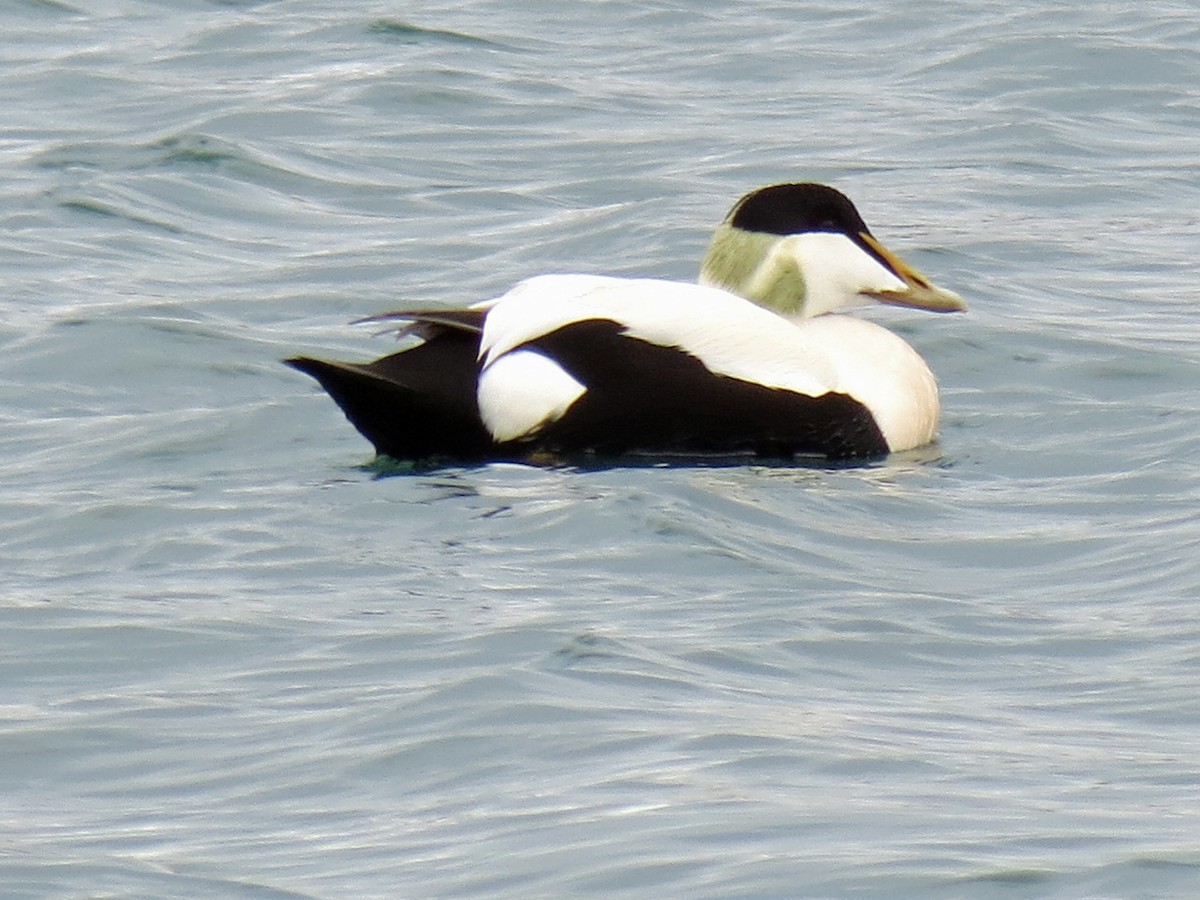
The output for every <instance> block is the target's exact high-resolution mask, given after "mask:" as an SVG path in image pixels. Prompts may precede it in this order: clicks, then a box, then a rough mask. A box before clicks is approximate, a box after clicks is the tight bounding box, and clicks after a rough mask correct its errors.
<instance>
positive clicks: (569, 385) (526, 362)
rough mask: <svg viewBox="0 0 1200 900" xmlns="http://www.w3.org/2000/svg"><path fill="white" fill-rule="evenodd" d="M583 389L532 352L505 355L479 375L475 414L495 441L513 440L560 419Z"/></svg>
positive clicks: (516, 352)
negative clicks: (477, 404)
mask: <svg viewBox="0 0 1200 900" xmlns="http://www.w3.org/2000/svg"><path fill="white" fill-rule="evenodd" d="M586 390H587V388H585V387H584V386H583V385H582V384H580V383H579V382H578V381H576V380H575V379H574V378H573V377H571V375H570V373H568V372H567V371H565V370H564V369H563V368H562V366H560V365H559V364H558V363H556V362H555V361H554V360H552V359H550V358H549V357H548V356H544V355H543V354H541V353H538V352H536V351H534V350H517V351H515V352H513V353H506V354H504V355H503V356H500V357H498V358H497V359H495V360H493V361H492V362H491V363H489V364H488V365H486V366H485V367H484V369H483V371H482V372H481V373H480V375H479V386H478V388H477V393H476V397H477V399H478V402H479V415H480V418H482V419H483V424H484V426H485V427H486V428H487V430H488V431H490V432H491V433H492V437H493V438H495V439H496V440H497V441H500V442H504V441H515V440H517V439H519V438H523V437H527V436H530V435H532V434H534V433H536V432H537V430H538V429H539V428H541V427H542V426H544V425H545V424H547V423H548V422H553V421H555V420H557V419H560V418H562V416H563V414H564V413H565V412H566V411H567V410H568V409H570V407H571V404H572V403H574V402H575V401H576V400H578V399H579V398H580V397H582V396H583V395H584V393H585V392H586Z"/></svg>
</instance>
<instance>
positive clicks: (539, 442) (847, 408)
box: [285, 182, 966, 463]
mask: <svg viewBox="0 0 1200 900" xmlns="http://www.w3.org/2000/svg"><path fill="white" fill-rule="evenodd" d="M872 303H877V304H887V305H895V306H903V307H910V308H914V309H922V310H929V311H933V312H957V311H961V310H964V309H966V303H965V302H964V300H963V299H962V298H961V297H960V296H959V295H958V294H956V293H954V292H953V291H950V290H947V289H944V288H940V287H938V286H936V285H934V284H933V283H932V282H931V281H930V280H929V279H928V278H926V277H925V276H924V275H922V274H921V273H920V272H918V271H917V270H916V269H915V268H914V267H913V266H911V265H909V264H908V263H906V262H905V261H904V260H903V259H901V258H900V257H899V256H898V255H896V254H895V253H894V252H892V251H891V250H889V249H888V248H887V247H885V246H884V245H883V244H882V243H881V242H880V241H879V240H878V239H877V238H876V237H875V236H874V235H873V234H872V232H871V231H870V230H869V229H868V227H867V225H866V223H865V222H864V221H863V219H862V216H861V215H860V214H859V212H858V210H857V209H856V208H855V206H854V204H853V203H852V202H851V201H850V199H849V198H848V197H847V196H846V195H845V194H843V193H842V192H840V191H838V190H837V189H835V188H832V187H829V186H828V185H823V184H816V183H811V182H796V183H784V184H775V185H770V186H767V187H763V188H759V189H758V190H755V191H752V192H750V193H748V194H746V195H745V196H743V197H742V198H741V199H740V200H738V201H737V203H736V204H734V206H733V208H732V209H731V210H730V212H729V214H728V215H727V216H726V218H725V219H724V221H722V222H721V224H720V225H719V226H718V227H717V229H716V231H715V232H714V233H713V235H712V238H711V241H710V243H709V245H708V249H707V252H706V253H705V256H704V259H703V262H702V264H701V267H700V275H699V279H698V281H697V282H683V281H670V280H663V279H657V278H629V277H612V276H604V275H589V274H550V275H537V276H534V277H531V278H528V279H526V280H524V281H521V282H519V283H518V284H516V285H515V286H514V287H513V288H512V289H510V290H509V291H507V292H506V293H504V294H503V295H501V296H499V297H496V298H492V299H488V300H484V301H481V302H478V303H474V304H472V305H469V306H466V307H463V308H414V309H401V310H395V311H392V312H385V313H381V314H377V315H372V316H368V317H367V318H365V319H360V320H358V321H359V322H367V323H373V324H375V325H377V326H381V327H382V328H384V330H385V331H391V332H394V333H395V334H396V335H397V336H398V337H402V338H409V339H415V342H414V341H413V340H410V341H409V342H410V343H411V344H412V346H408V347H405V348H404V349H401V350H399V351H398V352H395V353H391V354H388V355H386V356H383V357H381V358H379V359H376V360H375V361H373V362H366V363H358V362H340V361H330V360H322V359H317V358H313V357H308V356H296V357H293V358H291V359H287V360H285V362H286V363H287V364H288V365H290V366H292V367H294V368H296V369H298V370H300V371H301V372H304V373H306V374H308V375H310V376H312V377H313V378H315V379H316V380H317V382H319V384H320V385H321V386H322V387H323V388H324V389H325V391H326V392H327V393H328V394H329V395H330V396H331V397H332V398H333V400H334V401H335V402H336V403H337V404H338V405H339V406H340V407H341V409H342V411H343V412H344V413H345V415H346V417H347V418H348V419H349V420H350V422H351V423H352V424H353V425H354V427H355V428H357V429H358V431H359V432H360V433H361V434H362V435H363V437H365V438H366V439H367V440H368V441H370V442H371V443H372V444H373V445H374V448H375V451H376V453H377V454H378V455H380V456H385V457H391V458H393V459H396V460H411V461H435V462H436V461H441V462H462V463H470V462H486V461H519V462H541V461H545V460H569V459H571V458H579V457H581V456H590V457H600V458H604V459H620V458H631V457H646V456H651V457H663V458H672V457H676V456H684V457H688V458H692V457H697V456H699V457H706V456H712V457H739V458H740V457H746V456H749V457H752V458H783V459H791V460H795V459H797V458H800V457H816V458H824V459H826V460H831V461H847V460H849V461H858V460H872V459H877V458H881V457H885V456H887V455H888V454H892V453H898V452H902V451H905V450H911V449H914V448H918V447H922V446H924V445H926V444H929V443H931V442H933V441H934V440H935V438H936V436H937V430H938V422H939V418H940V409H941V407H940V399H939V393H938V386H937V382H936V380H935V378H934V376H933V373H932V372H931V370H930V368H929V366H928V365H927V364H926V362H925V361H924V360H923V359H922V358H921V356H920V355H919V354H918V353H917V352H916V350H914V349H913V347H912V346H911V345H910V344H909V343H908V342H907V341H905V340H904V339H903V338H901V337H900V336H898V335H897V334H895V333H894V332H892V331H889V330H888V329H887V328H884V327H883V326H881V325H878V324H876V323H874V322H871V321H868V320H866V319H860V318H856V317H855V316H852V315H845V314H844V311H846V310H849V309H853V308H855V307H860V306H864V305H868V304H872Z"/></svg>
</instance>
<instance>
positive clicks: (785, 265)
mask: <svg viewBox="0 0 1200 900" xmlns="http://www.w3.org/2000/svg"><path fill="white" fill-rule="evenodd" d="M785 240H786V238H781V237H780V236H779V235H774V234H763V233H760V232H753V231H743V230H742V229H740V228H734V227H732V226H731V225H729V224H728V223H726V224H723V225H721V226H719V227H718V228H717V230H716V232H715V233H714V234H713V237H712V241H711V242H709V245H708V252H707V253H706V254H705V255H704V262H703V264H702V265H701V267H700V283H701V284H707V285H711V286H713V287H719V288H724V289H725V290H727V291H729V292H730V293H733V294H737V295H738V296H740V297H745V298H746V299H747V300H750V301H752V302H754V303H757V304H758V305H759V306H765V307H766V308H767V309H771V310H774V311H775V312H778V313H780V314H782V315H784V316H787V317H788V318H804V317H805V316H806V315H808V314H809V313H808V311H807V310H806V309H805V302H804V301H805V297H806V293H807V292H806V289H805V283H804V273H803V272H801V271H800V266H799V264H798V262H797V260H796V257H795V255H794V254H792V253H787V252H780V250H781V248H782V245H783V243H784V241H785Z"/></svg>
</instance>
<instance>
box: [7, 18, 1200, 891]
mask: <svg viewBox="0 0 1200 900" xmlns="http://www.w3.org/2000/svg"><path fill="white" fill-rule="evenodd" d="M1125 7H1127V9H1126V8H1125ZM0 27H2V28H3V33H4V38H3V41H2V42H0V67H2V69H0V71H2V76H3V77H2V78H0V101H2V102H0V158H2V160H3V167H2V169H0V223H2V226H3V231H2V234H3V238H2V240H0V274H2V276H3V280H2V288H0V310H2V314H0V421H2V426H3V427H2V429H0V592H2V604H0V646H2V654H0V894H3V896H6V897H7V896H12V897H43V896H54V897H92V896H105V897H126V896H139V897H140V896H154V897H196V896H213V897H271V896H297V897H321V898H334V897H423V896H451V895H453V896H473V897H509V896H521V897H527V896H559V897H561V896H568V895H592V896H605V897H607V896H621V895H626V896H647V897H649V896H653V897H662V896H692V897H696V896H711V897H731V896H742V897H751V896H753V897H763V896H772V897H784V896H830V897H837V896H848V895H853V896H870V897H920V898H957V897H969V898H981V897H982V898H989V897H1004V898H1008V897H1029V896H1038V897H1072V898H1073V897H1082V896H1088V897H1133V896H1138V897H1169V896H1180V897H1185V896H1194V895H1195V894H1196V892H1197V890H1200V603H1198V602H1197V601H1198V600H1200V514H1198V507H1200V478H1198V472H1197V458H1198V457H1200V437H1198V435H1200V426H1198V417H1200V396H1198V395H1200V392H1198V390H1197V388H1198V387H1200V326H1198V325H1197V322H1198V317H1197V301H1198V300H1200V294H1198V291H1197V288H1196V281H1197V277H1198V275H1197V266H1196V258H1197V247H1198V246H1200V213H1198V212H1197V210H1200V90H1198V88H1197V85H1200V20H1198V19H1197V16H1196V8H1195V5H1194V4H1193V3H1190V2H1178V3H1172V2H1161V3H1154V2H1152V3H1142V4H1137V5H1133V4H1128V5H1122V4H1093V5H1092V6H1091V7H1087V6H1083V7H1078V8H1067V9H1062V10H1051V9H1049V8H1043V6H1042V5H1039V4H1023V3H1016V4H1014V3H994V2H985V0H965V2H957V3H950V2H918V3H907V4H899V3H896V4H879V3H871V4H861V5H859V6H847V5H838V4H832V3H767V2H763V3H744V4H737V5H730V4H717V3H707V2H706V3H693V4H673V3H661V2H655V3H646V2H638V3H626V2H614V3H604V4H601V3H589V2H578V0H561V2H556V3H543V2H540V0H522V2H517V3H499V2H483V0H479V2H467V3H461V2H454V3H449V2H440V3H436V4H424V3H421V4H418V3H382V2H361V3H345V4H336V3H335V4H329V3H315V2H312V0H285V2H263V3H253V2H245V3H204V2H199V0H172V2H162V3H158V2H149V0H146V2H140V0H116V2H99V0H57V2H56V0H42V2H35V0H9V2H7V3H5V4H4V5H2V6H0ZM783 180H818V181H825V182H829V183H831V184H834V185H836V186H838V187H840V188H842V189H843V190H845V191H847V192H848V193H849V194H850V196H851V197H853V198H854V199H855V201H856V202H857V203H858V205H859V207H860V209H861V210H862V212H863V214H864V216H865V218H866V219H867V221H868V223H869V224H871V226H872V227H873V230H874V231H875V233H876V234H877V235H879V236H880V237H881V238H882V239H883V240H884V241H885V242H886V243H887V244H888V245H889V246H891V247H892V248H893V249H895V250H897V251H898V252H900V253H901V254H903V255H904V256H905V257H906V258H908V259H909V260H910V261H911V262H913V263H914V264H916V265H917V266H918V267H920V268H921V269H923V270H924V271H925V272H926V273H927V274H929V275H930V276H931V277H933V278H934V279H935V280H937V281H938V282H939V283H942V284H944V285H946V286H947V287H950V288H953V289H954V290H957V291H959V292H960V293H962V294H963V295H964V296H966V297H967V298H968V299H969V300H970V301H971V304H972V308H971V311H970V312H969V313H968V314H967V315H965V316H941V317H938V316H929V315H922V314H919V313H905V312H902V311H897V310H879V311H876V312H873V313H869V315H872V316H873V317H874V318H876V319H877V320H878V321H881V322H883V323H885V324H887V325H889V327H893V328H895V329H897V330H899V331H901V332H902V333H903V334H904V335H905V336H906V337H907V338H908V339H909V340H910V341H911V342H912V343H913V344H915V345H916V346H917V347H918V348H919V350H920V351H921V353H922V354H923V355H924V356H925V357H926V358H927V359H928V360H929V361H930V363H931V365H932V366H933V368H934V370H935V371H936V372H937V374H938V376H939V379H940V381H941V383H942V386H943V392H944V401H945V421H944V427H943V431H942V440H941V443H940V445H939V446H938V447H936V448H933V449H931V450H927V451H922V452H919V453H915V454H910V455H908V456H905V457H901V458H894V459H891V460H888V461H886V462H883V463H881V464H878V465H874V466H870V467H865V468H858V469H840V470H829V469H819V468H818V469H803V468H796V469H789V468H779V467H773V468H766V467H757V466H744V467H727V468H669V469H656V468H632V469H619V468H618V469H606V470H600V471H577V470H570V469H557V470H545V469H533V468H524V467H519V466H511V465H497V466H487V467H483V468H474V469H449V470H446V471H443V472H436V473H429V474H423V475H413V476H397V477H378V473H377V472H376V471H372V470H371V469H370V468H367V467H365V465H364V464H365V463H367V462H368V461H369V460H370V457H371V453H370V449H369V446H368V445H367V444H366V443H365V442H364V441H363V440H362V439H361V438H360V437H359V436H358V435H357V434H356V433H355V432H354V431H353V429H352V428H351V427H350V426H349V425H348V424H347V423H346V422H345V420H344V419H343V418H342V416H341V415H340V413H339V412H338V410H337V408H336V407H335V406H334V405H333V403H332V402H331V401H330V400H329V399H328V398H327V397H326V396H324V395H323V394H322V393H320V391H319V390H318V389H317V388H316V386H315V385H314V384H313V383H312V382H311V381H310V380H308V379H307V378H305V377H304V376H302V375H299V374H298V373H296V372H293V371H291V370H289V369H286V368H285V367H283V366H282V365H280V364H279V363H278V359H279V358H281V357H284V356H288V355H292V354H295V353H298V352H304V353H316V354H323V355H335V356H342V357H345V358H353V359H367V358H371V357H373V356H376V355H380V354H382V353H383V352H385V351H387V350H388V349H389V347H390V345H389V343H388V341H387V340H386V339H383V338H377V337H372V336H371V334H370V331H369V329H368V330H364V329H362V328H352V327H350V326H348V325H347V324H346V323H347V322H348V321H349V320H351V319H354V318H356V317H359V316H362V315H366V314H369V313H372V312H377V311H380V310H384V309H389V308H394V307H395V306H398V305H401V304H419V305H435V304H441V303H445V304H451V303H462V302H464V301H473V300H477V299H481V298H484V297H487V296H491V295H494V294H496V293H498V292H500V291H502V290H504V289H505V288H506V287H507V286H509V285H511V284H512V283H513V282H515V281H516V280H518V279H519V278H521V277H523V276H526V275H530V274H535V273H538V272H548V271H586V272H610V273H618V274H621V273H624V274H645V275H653V276H665V277H675V278H684V279H688V278H692V277H694V274H695V270H696V268H697V265H698V262H699V259H700V256H701V254H702V252H703V249H704V246H705V244H706V242H707V237H708V233H709V230H710V229H711V228H712V226H713V225H714V224H715V223H716V222H717V221H718V220H719V218H720V217H721V216H722V215H723V214H724V213H725V211H726V210H727V208H728V207H729V205H730V204H731V203H732V202H733V201H734V200H735V199H736V198H737V197H738V196H739V195H740V194H742V193H743V192H744V191H746V190H748V189H750V188H753V187H756V186H759V185H762V184H767V183H771V182H776V181H783Z"/></svg>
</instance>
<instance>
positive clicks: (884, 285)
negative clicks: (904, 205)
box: [785, 232, 905, 316]
mask: <svg viewBox="0 0 1200 900" xmlns="http://www.w3.org/2000/svg"><path fill="white" fill-rule="evenodd" d="M785 243H786V246H787V249H788V250H789V251H790V252H791V253H792V254H793V255H794V256H795V258H796V261H797V263H798V264H799V266H800V271H801V272H803V273H804V285H805V301H804V313H805V315H808V316H819V315H821V314H822V313H827V312H830V311H832V310H835V309H843V308H846V307H851V306H861V305H862V304H863V303H866V302H869V300H868V298H866V297H864V296H863V292H864V291H896V290H903V288H904V287H905V285H904V282H903V281H901V280H900V279H899V278H897V277H896V275H895V274H894V273H893V272H892V271H891V270H890V269H888V268H887V267H886V266H883V265H882V264H881V263H880V262H879V261H878V260H877V259H875V257H873V256H871V255H870V254H869V253H867V252H866V251H865V250H863V249H862V248H861V247H860V246H858V244H856V243H854V241H852V240H850V238H848V237H846V236H845V235H844V234H831V233H827V232H812V233H809V234H798V235H794V236H793V237H790V238H787V239H786V241H785Z"/></svg>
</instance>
